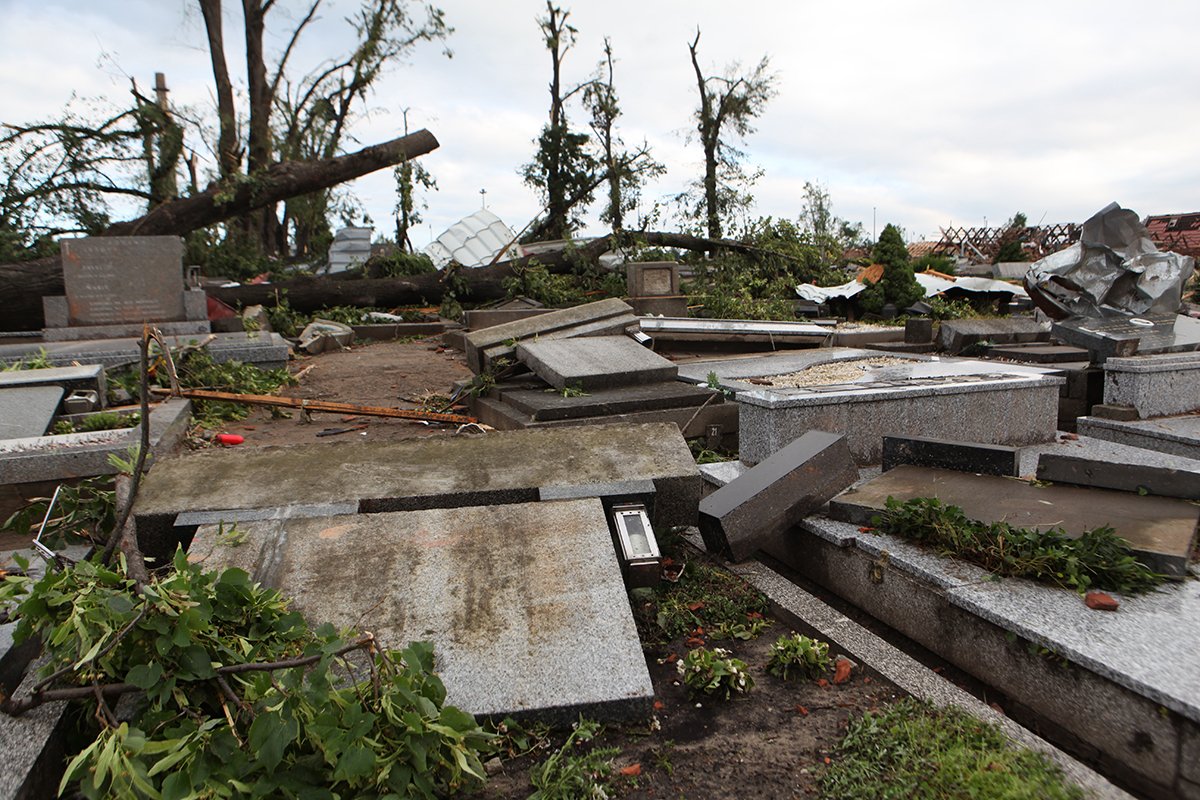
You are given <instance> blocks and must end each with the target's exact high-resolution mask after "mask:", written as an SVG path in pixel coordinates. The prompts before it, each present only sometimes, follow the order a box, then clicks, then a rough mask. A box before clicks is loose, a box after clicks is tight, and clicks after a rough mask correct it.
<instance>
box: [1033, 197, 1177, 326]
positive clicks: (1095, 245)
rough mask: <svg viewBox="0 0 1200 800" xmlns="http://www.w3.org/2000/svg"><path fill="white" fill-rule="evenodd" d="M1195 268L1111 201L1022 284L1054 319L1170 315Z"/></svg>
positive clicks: (1131, 215)
mask: <svg viewBox="0 0 1200 800" xmlns="http://www.w3.org/2000/svg"><path fill="white" fill-rule="evenodd" d="M1193 267H1194V261H1193V259H1192V258H1191V257H1190V256H1182V255H1180V254H1178V253H1172V252H1162V251H1160V250H1159V249H1158V248H1157V247H1156V246H1155V244H1154V242H1153V240H1152V239H1151V238H1150V235H1149V234H1148V233H1147V231H1146V227H1145V226H1144V225H1142V223H1141V221H1140V220H1139V219H1138V215H1137V214H1136V213H1135V212H1133V211H1130V210H1129V209H1124V208H1121V207H1120V206H1119V205H1117V204H1116V203H1109V204H1108V205H1107V206H1105V207H1104V208H1103V209H1101V210H1100V211H1099V212H1097V213H1096V214H1095V215H1093V216H1092V217H1091V218H1090V219H1089V220H1088V221H1087V222H1085V223H1083V234H1082V236H1081V237H1080V241H1079V242H1078V243H1077V244H1073V245H1071V246H1070V247H1068V248H1067V249H1065V250H1060V251H1059V252H1057V253H1054V254H1052V255H1049V256H1047V257H1046V258H1043V259H1042V260H1041V261H1037V262H1035V263H1034V264H1033V265H1032V266H1031V267H1030V268H1029V274H1028V275H1027V276H1026V277H1025V286H1026V288H1027V289H1028V290H1029V292H1030V295H1032V297H1033V300H1034V302H1035V303H1037V305H1038V307H1039V308H1041V309H1042V310H1043V311H1045V312H1046V313H1047V314H1049V315H1050V316H1052V317H1054V318H1055V319H1065V318H1067V317H1070V316H1080V317H1093V318H1094V317H1115V316H1123V315H1130V314H1132V315H1150V314H1174V313H1176V312H1177V311H1179V306H1180V303H1181V302H1182V299H1183V286H1184V284H1185V283H1186V282H1187V280H1188V278H1190V277H1191V276H1192V271H1193Z"/></svg>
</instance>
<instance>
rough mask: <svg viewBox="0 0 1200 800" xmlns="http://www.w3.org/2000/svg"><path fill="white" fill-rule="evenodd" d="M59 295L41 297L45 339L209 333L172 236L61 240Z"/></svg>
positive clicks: (202, 303) (201, 300) (199, 296)
mask: <svg viewBox="0 0 1200 800" xmlns="http://www.w3.org/2000/svg"><path fill="white" fill-rule="evenodd" d="M62 262H63V284H64V286H65V288H66V296H65V297H47V298H45V300H44V311H45V317H46V328H45V332H44V338H45V339H46V340H47V341H63V340H73V339H105V338H121V337H125V336H136V335H139V334H140V333H141V328H142V325H143V323H147V322H148V323H151V324H153V325H155V327H157V328H159V329H160V330H162V331H163V333H169V334H189V333H207V332H208V331H209V325H208V313H207V301H206V298H205V295H204V292H203V291H200V290H198V289H193V290H189V289H188V287H187V286H186V284H185V281H184V277H183V242H182V241H181V240H180V239H179V237H177V236H102V237H89V238H83V239H64V240H63V242H62Z"/></svg>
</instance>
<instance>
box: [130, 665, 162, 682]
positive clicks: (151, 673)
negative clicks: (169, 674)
mask: <svg viewBox="0 0 1200 800" xmlns="http://www.w3.org/2000/svg"><path fill="white" fill-rule="evenodd" d="M162 677H163V668H162V665H161V664H159V663H158V662H157V661H152V662H150V663H149V664H138V665H137V666H135V667H133V668H132V669H130V670H129V672H127V673H125V682H126V683H132V684H133V685H134V686H136V687H138V688H139V689H149V688H150V687H152V686H154V685H155V684H157V683H158V682H159V681H160V680H162Z"/></svg>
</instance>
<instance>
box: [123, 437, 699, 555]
mask: <svg viewBox="0 0 1200 800" xmlns="http://www.w3.org/2000/svg"><path fill="white" fill-rule="evenodd" d="M314 464H319V465H320V470H319V471H316V472H314V469H313V465H314ZM629 480H650V481H652V482H653V484H654V488H655V508H654V510H655V515H654V519H653V520H652V521H653V523H654V524H655V525H656V526H660V525H661V526H671V525H689V524H693V523H694V521H695V518H696V506H697V504H698V502H699V496H700V474H699V472H698V471H697V470H696V465H695V462H694V461H693V459H692V454H691V451H690V450H689V449H688V446H687V442H685V441H684V439H683V437H682V436H681V435H680V433H679V428H678V427H676V426H675V425H672V424H669V423H656V424H645V425H594V426H593V425H586V426H578V427H564V428H539V429H534V430H524V431H505V432H497V433H491V434H488V435H487V436H481V437H472V438H469V439H468V438H465V437H447V438H436V439H434V438H430V439H410V440H407V441H402V442H395V443H390V444H376V443H369V442H337V443H328V444H326V443H321V444H316V443H314V444H306V445H295V446H290V447H268V448H261V449H255V450H251V449H244V450H241V449H228V450H218V451H210V452H205V453H199V454H192V455H190V456H189V457H188V458H186V459H163V460H161V461H159V462H158V463H157V464H156V465H155V466H154V467H153V468H152V469H151V471H150V472H149V473H148V474H147V476H146V479H145V481H144V482H143V484H142V489H141V491H140V492H139V494H138V500H137V503H136V504H135V507H134V516H135V519H136V522H137V530H138V535H139V537H140V539H141V541H142V545H143V549H144V550H146V551H147V552H152V554H157V555H159V556H162V555H165V554H168V553H169V552H170V551H171V550H173V549H174V547H175V544H176V541H177V540H178V535H177V533H176V531H175V529H174V521H175V518H176V517H177V516H178V515H179V514H181V513H184V512H189V511H220V510H225V509H229V510H238V509H254V508H283V507H287V506H291V505H294V504H296V503H298V502H303V503H307V504H319V503H348V502H353V503H356V504H357V506H358V510H359V512H360V513H369V512H381V511H410V510H420V509H426V508H449V507H463V506H478V505H490V504H508V503H522V502H532V501H535V500H537V498H538V489H539V488H540V487H543V486H549V485H554V484H559V485H561V484H591V483H597V484H600V483H614V482H619V481H629Z"/></svg>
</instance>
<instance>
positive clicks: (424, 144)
mask: <svg viewBox="0 0 1200 800" xmlns="http://www.w3.org/2000/svg"><path fill="white" fill-rule="evenodd" d="M437 147H438V140H437V139H436V138H435V137H434V135H433V134H432V133H430V132H429V131H427V130H419V131H417V132H416V133H412V134H409V135H408V136H401V137H399V138H397V139H392V140H391V141H388V142H383V143H381V144H375V145H371V146H370V147H364V148H363V149H362V150H358V151H356V152H354V153H347V154H346V155H343V156H335V157H334V158H323V159H320V160H317V161H282V162H280V163H278V164H272V165H271V166H269V167H267V168H266V169H265V170H263V171H262V172H260V173H256V174H253V175H250V176H249V177H246V178H243V179H241V180H238V181H234V182H233V185H232V186H230V185H229V182H225V183H213V184H210V185H209V186H208V188H207V189H205V190H204V191H203V192H201V193H200V194H198V195H194V196H192V197H181V198H179V199H177V200H171V201H169V202H166V203H162V204H161V205H158V206H155V208H154V209H153V210H152V211H150V213H148V214H146V215H145V216H143V217H138V218H137V219H132V220H129V221H127V222H117V223H115V224H113V225H111V226H109V228H108V230H106V231H105V232H104V235H105V236H166V235H171V234H174V235H176V236H182V235H183V234H185V233H189V232H191V231H194V230H197V229H199V228H204V227H207V226H209V225H212V224H214V223H216V222H220V221H222V220H225V219H229V218H230V217H236V216H241V215H242V214H246V213H248V212H250V211H254V210H255V209H259V208H264V207H266V206H269V205H271V204H273V203H278V202H280V201H282V200H287V199H288V198H289V197H299V196H301V195H305V194H310V193H312V192H316V191H320V190H322V189H328V188H329V187H331V186H337V185H338V184H341V183H345V182H346V181H352V180H354V179H355V178H361V177H362V176H363V175H367V174H370V173H372V172H375V171H377V170H381V169H383V168H385V167H391V166H395V165H396V164H399V163H400V162H401V161H404V160H406V159H410V158H416V157H417V156H422V155H425V154H426V153H429V152H432V151H433V150H436V149H437Z"/></svg>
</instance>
